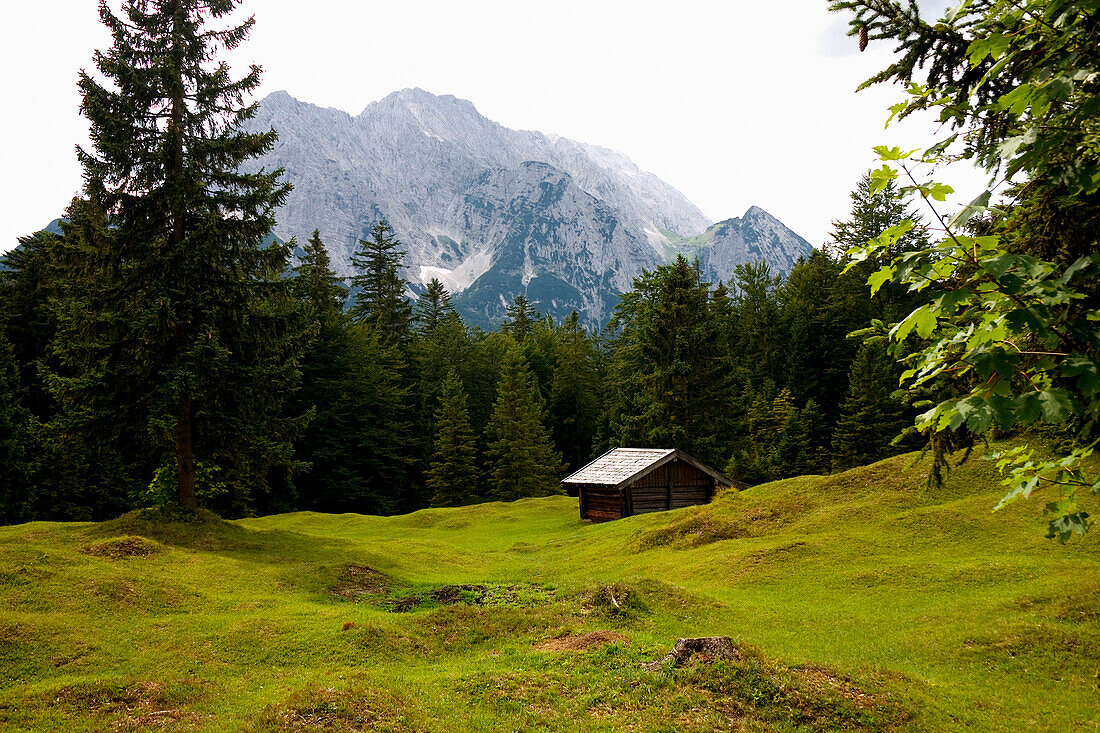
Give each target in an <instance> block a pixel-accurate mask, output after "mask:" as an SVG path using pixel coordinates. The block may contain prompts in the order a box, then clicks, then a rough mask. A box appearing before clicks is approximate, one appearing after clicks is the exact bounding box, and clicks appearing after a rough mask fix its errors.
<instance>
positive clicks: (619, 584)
mask: <svg viewBox="0 0 1100 733" xmlns="http://www.w3.org/2000/svg"><path fill="white" fill-rule="evenodd" d="M913 461H914V457H913V456H905V457H900V458H896V459H892V460H888V461H884V462H882V463H879V464H875V465H873V466H868V467H865V468H861V469H857V470H854V471H850V472H848V473H844V474H841V475H838V476H831V477H802V478H798V479H792V480H788V481H782V482H778V483H773V484H768V485H764V486H759V487H756V488H753V489H751V490H749V491H745V492H743V493H740V494H737V493H729V494H726V495H723V496H721V497H720V498H719V499H717V500H716V501H715V502H714V503H713V504H712V505H710V506H708V507H697V508H691V509H686V510H680V511H675V512H669V513H661V514H655V515H648V516H642V517H635V518H632V519H627V520H622V521H618V522H611V523H607V524H602V525H584V524H582V523H580V522H579V520H578V517H577V509H576V500H572V499H567V498H564V497H559V498H550V499H538V500H525V501H519V502H515V503H512V504H488V505H482V506H477V507H470V508H464V509H448V510H427V511H422V512H418V513H416V514H411V515H408V516H403V517H393V518H377V517H365V516H358V515H335V516H334V515H320V514H312V513H297V514H289V515H282V516H275V517H265V518H261V519H251V520H245V521H240V522H233V523H226V522H220V521H216V520H210V521H206V522H201V523H191V524H185V523H174V524H173V523H168V524H165V523H155V522H149V521H145V520H143V519H141V518H140V517H138V516H135V515H129V516H127V517H124V518H122V519H119V520H115V521H113V522H106V523H102V524H54V523H41V522H37V523H32V524H26V525H20V526H16V527H3V528H0V728H3V729H4V730H89V731H90V730H146V729H164V730H211V731H214V730H247V731H268V730H293V731H299V730H302V731H304V730H397V731H406V730H447V731H464V730H487V729H493V730H561V729H568V730H613V729H630V728H631V726H633V729H635V730H713V729H720V730H724V729H733V730H831V729H838V728H865V729H871V730H895V729H898V730H944V729H949V728H958V729H984V730H1000V729H1003V730H1019V729H1024V728H1026V729H1038V730H1042V729H1048V730H1088V729H1096V728H1097V727H1100V549H1098V544H1097V538H1096V537H1095V536H1092V537H1089V538H1087V540H1086V541H1084V542H1077V543H1073V544H1070V545H1068V546H1061V545H1058V544H1056V543H1052V542H1051V541H1049V540H1046V539H1044V538H1043V537H1042V523H1041V521H1040V520H1039V513H1040V511H1041V504H1040V502H1037V501H1036V502H1031V503H1024V504H1021V505H1018V506H1014V507H1012V508H1011V509H1010V510H1007V511H1004V512H1000V513H996V514H991V513H990V507H992V506H993V504H994V503H995V502H996V498H997V497H998V496H999V492H998V489H997V486H996V482H995V476H994V475H993V472H992V467H991V466H990V465H989V464H988V463H986V462H984V461H981V460H978V459H974V460H972V461H971V462H970V463H968V464H966V465H964V466H963V467H960V468H958V469H956V470H955V471H954V472H953V473H952V474H951V476H950V478H949V482H948V485H947V486H946V487H945V488H944V489H942V490H938V491H930V490H926V489H925V488H924V483H923V475H924V473H923V467H922V466H921V465H916V466H914V465H913ZM707 635H728V636H730V637H732V638H734V639H735V640H736V641H738V642H740V644H741V645H742V659H740V660H733V661H718V662H715V663H712V664H705V663H704V664H696V665H690V666H687V667H684V668H681V669H675V670H674V669H670V668H662V669H657V670H655V671H650V670H647V669H644V668H643V667H642V666H641V665H642V664H643V663H645V662H652V661H654V660H658V659H660V657H661V656H662V655H664V654H665V653H666V652H667V651H668V650H669V648H670V647H671V645H672V644H673V642H674V641H675V640H676V638H677V637H680V636H707Z"/></svg>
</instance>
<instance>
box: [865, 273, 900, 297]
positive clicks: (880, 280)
mask: <svg viewBox="0 0 1100 733" xmlns="http://www.w3.org/2000/svg"><path fill="white" fill-rule="evenodd" d="M894 272H895V270H894V268H893V267H889V266H887V267H883V268H882V269H880V270H879V271H878V272H875V273H872V274H871V277H869V278H867V284H868V285H870V286H871V295H874V294H875V293H877V292H878V291H879V288H881V287H882V286H883V285H885V284H886V283H888V282H890V281H891V280H892V279H893V278H894Z"/></svg>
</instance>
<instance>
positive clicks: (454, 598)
mask: <svg viewBox="0 0 1100 733" xmlns="http://www.w3.org/2000/svg"><path fill="white" fill-rule="evenodd" d="M488 593H489V589H488V588H486V587H485V586H484V585H444V586H442V587H440V588H436V589H435V590H431V591H428V598H431V599H432V600H433V601H435V602H436V603H439V604H440V605H443V606H450V605H452V604H455V603H468V604H471V605H475V606H480V605H481V604H483V603H484V602H485V596H486V595H487V594H488Z"/></svg>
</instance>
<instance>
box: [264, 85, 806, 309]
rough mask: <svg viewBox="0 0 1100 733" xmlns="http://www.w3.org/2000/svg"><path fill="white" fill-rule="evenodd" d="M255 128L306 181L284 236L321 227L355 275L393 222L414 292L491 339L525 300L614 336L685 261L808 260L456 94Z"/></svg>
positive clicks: (290, 108) (587, 150) (297, 183)
mask: <svg viewBox="0 0 1100 733" xmlns="http://www.w3.org/2000/svg"><path fill="white" fill-rule="evenodd" d="M248 128H249V129H252V130H266V129H269V128H274V129H275V130H276V131H277V132H278V133H279V141H278V143H277V144H276V147H275V148H274V149H273V150H271V151H270V152H269V153H268V154H267V155H266V156H264V157H263V158H261V159H260V161H259V162H260V164H261V165H264V166H265V167H267V168H268V169H273V168H277V167H283V168H285V169H286V178H287V180H289V181H290V182H291V183H293V184H294V191H293V192H292V193H291V195H290V197H289V199H288V200H287V203H286V204H285V205H284V207H283V208H282V209H281V210H280V211H279V213H278V220H279V223H278V225H277V227H276V230H275V231H276V233H277V234H278V235H279V236H280V237H281V238H282V239H288V238H290V237H292V236H297V237H299V238H305V237H308V236H309V234H310V233H311V232H312V231H313V230H314V229H319V230H320V231H321V237H322V239H323V240H324V241H325V243H326V245H327V246H328V248H329V251H330V253H331V255H332V260H333V264H334V267H336V269H337V271H338V272H339V273H340V274H344V275H349V274H351V261H350V256H351V253H352V251H353V250H354V248H355V245H356V242H357V240H358V239H359V238H361V237H364V236H366V233H367V232H368V231H369V230H370V227H371V226H372V225H373V224H374V223H375V222H376V221H377V220H378V219H381V218H384V219H386V220H388V221H389V223H390V225H391V226H393V228H394V231H395V232H396V234H397V237H398V238H399V239H400V240H401V242H402V243H403V244H404V245H405V247H406V249H407V251H408V254H407V257H406V268H407V269H406V270H405V273H404V275H405V277H406V279H407V280H409V281H410V283H411V284H412V286H413V288H414V289H415V288H416V287H417V286H419V285H420V284H423V283H426V282H427V281H428V280H430V279H431V278H432V277H438V278H439V279H440V280H442V281H443V282H444V283H445V284H446V285H447V287H448V289H449V290H451V291H452V292H453V293H457V294H458V296H457V297H456V299H455V302H456V304H457V305H458V307H459V309H460V311H461V312H462V313H463V315H464V316H466V317H467V318H470V319H472V320H473V322H475V323H480V324H482V325H486V326H495V325H497V324H498V323H499V322H500V320H501V319H502V318H503V314H504V306H505V304H507V303H510V302H511V301H512V298H513V297H514V296H515V295H516V294H517V293H520V292H526V294H527V296H528V298H529V299H531V300H532V302H533V303H534V304H535V306H536V307H537V308H539V309H540V310H542V311H543V312H549V313H551V314H552V315H554V317H555V318H561V317H564V316H565V315H567V314H568V313H569V312H570V311H571V310H573V309H574V308H575V309H576V310H577V311H578V312H579V313H580V314H581V315H582V317H583V319H584V320H585V322H586V323H588V324H589V325H602V324H603V323H604V322H606V319H607V317H608V316H609V315H610V312H611V309H612V308H613V307H614V304H615V302H616V301H617V297H618V295H619V294H620V293H622V292H624V291H625V290H628V289H629V288H630V286H631V282H632V280H633V278H634V277H636V276H637V275H639V274H641V271H642V269H643V268H645V269H652V268H653V267H656V266H657V265H660V264H662V263H664V262H666V261H668V260H669V259H670V258H672V257H674V256H675V254H676V253H677V252H678V251H684V252H687V253H688V254H698V255H700V262H701V263H702V264H704V268H705V272H708V273H711V272H712V271H713V272H714V273H722V274H721V275H720V276H719V277H716V278H715V279H726V278H728V276H729V275H728V273H729V272H730V271H732V267H733V264H737V262H742V261H745V260H744V259H740V260H739V259H738V257H740V256H741V255H742V253H744V254H746V256H748V258H749V259H756V258H757V257H756V256H755V254H756V253H758V252H763V253H765V254H763V255H761V256H763V257H764V258H765V259H768V261H769V263H770V264H771V263H772V260H773V259H774V261H775V265H773V269H780V270H784V271H785V270H789V269H790V264H791V263H793V259H790V257H791V255H792V254H793V253H795V252H796V251H797V252H798V253H803V254H804V253H805V252H806V251H808V247H809V245H807V244H806V243H805V241H804V240H802V239H801V238H799V237H797V235H794V234H793V233H792V232H790V231H789V230H787V229H786V227H783V225H782V224H781V223H779V222H778V221H776V220H775V219H773V218H772V217H770V216H769V215H768V214H766V213H765V212H763V211H761V210H759V209H750V210H749V212H748V213H747V214H746V215H745V217H743V218H742V219H731V220H729V221H727V222H721V223H720V224H718V225H714V226H712V227H710V228H708V224H709V221H708V220H707V218H706V217H705V216H704V215H703V214H702V213H701V212H700V211H699V210H698V209H697V208H696V207H695V206H694V205H692V204H691V202H690V201H688V200H687V199H686V198H685V197H684V196H683V195H682V194H681V193H680V192H679V191H677V190H676V189H674V188H672V187H671V186H669V185H668V184H666V183H664V182H663V181H661V180H660V179H658V178H657V177H656V176H653V175H652V174H649V173H645V172H643V171H641V170H639V169H638V167H637V166H635V165H634V164H633V163H632V162H631V161H630V160H629V159H628V158H627V157H626V156H624V155H622V154H620V153H616V152H615V151H612V150H608V149H606V148H600V147H596V146H592V145H585V144H583V143H578V142H575V141H572V140H568V139H566V138H561V137H557V136H552V135H544V134H542V133H540V132H532V131H516V130H509V129H507V128H505V127H503V126H501V125H499V124H497V123H495V122H492V121H491V120H488V119H486V118H485V117H483V116H482V115H480V114H479V113H478V112H477V110H476V109H475V108H474V106H473V105H472V104H471V103H470V102H467V101H465V100H461V99H457V98H455V97H452V96H449V95H447V96H436V95H433V94H429V93H428V92H424V91H422V90H419V89H406V90H404V91H401V92H395V93H394V94H391V95H389V96H388V97H386V98H385V99H382V100H380V101H378V102H374V103H372V104H370V105H368V106H367V108H366V109H365V110H363V112H362V113H361V114H359V115H358V116H355V117H353V116H351V115H349V114H347V113H345V112H341V111H339V110H334V109H324V108H320V107H316V106H314V105H310V104H306V103H303V102H299V101H298V100H296V99H294V98H293V97H291V96H290V95H289V94H287V93H285V92H276V93H274V94H271V95H270V96H268V97H267V98H266V99H264V100H263V101H262V102H261V104H260V108H259V112H258V114H257V116H256V117H255V118H254V119H253V120H251V121H250V122H249V124H248ZM250 167H251V166H250ZM755 212H758V213H755ZM735 222H740V224H739V225H737V226H733V223H735ZM726 225H730V226H729V227H727V228H726V229H723V228H722V227H725V226H726ZM716 227H717V229H716ZM757 227H760V228H759V229H758V228H757ZM727 229H728V231H727ZM720 231H721V233H719V232H720ZM685 238H690V239H691V240H692V242H693V246H687V247H686V246H683V245H682V243H681V242H682V240H684V239H685ZM796 256H797V255H796ZM730 263H733V264H730Z"/></svg>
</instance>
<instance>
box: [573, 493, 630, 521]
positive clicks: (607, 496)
mask: <svg viewBox="0 0 1100 733" xmlns="http://www.w3.org/2000/svg"><path fill="white" fill-rule="evenodd" d="M579 493H580V497H581V502H580V503H581V519H594V520H596V521H601V520H606V519H620V518H621V517H623V516H624V515H625V514H624V512H623V497H622V494H620V493H619V491H618V490H617V489H613V488H611V487H609V486H588V485H581V486H580V489H579Z"/></svg>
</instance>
